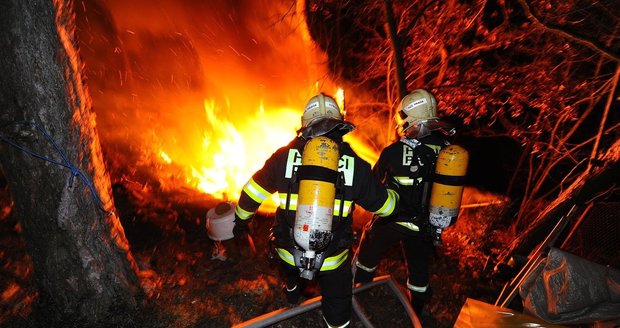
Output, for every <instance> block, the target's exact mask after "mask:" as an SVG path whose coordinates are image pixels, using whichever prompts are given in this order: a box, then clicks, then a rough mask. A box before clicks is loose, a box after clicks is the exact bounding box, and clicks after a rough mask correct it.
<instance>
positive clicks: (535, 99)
mask: <svg viewBox="0 0 620 328" xmlns="http://www.w3.org/2000/svg"><path fill="white" fill-rule="evenodd" d="M12 2H15V1H12ZM41 3H43V2H42V1H41ZM65 5H68V6H70V7H71V10H74V12H75V20H76V30H75V37H76V40H77V43H76V45H77V47H76V50H77V49H78V48H79V55H80V60H82V61H83V66H81V64H80V62H79V61H76V62H70V65H69V67H70V68H71V69H72V70H71V71H66V72H64V73H65V78H66V79H67V80H71V78H72V77H71V76H68V75H71V74H70V73H83V74H84V82H83V83H84V85H85V86H86V87H87V89H85V90H87V92H88V93H87V94H88V95H90V96H89V97H90V99H89V98H88V96H83V95H81V94H80V93H79V92H80V91H81V90H80V88H81V84H82V82H81V81H78V82H76V85H75V90H73V91H74V92H76V93H75V94H74V97H73V98H71V99H72V100H73V102H74V103H76V104H79V106H77V105H76V106H77V107H78V109H80V110H86V111H88V110H89V108H88V107H89V106H90V105H91V102H90V100H92V109H93V111H94V113H95V114H96V127H95V125H94V123H95V119H94V118H92V117H90V116H89V115H86V116H84V117H77V116H79V115H77V116H74V117H73V118H72V121H71V122H72V124H77V125H73V126H77V127H78V129H76V130H80V129H83V130H84V131H90V133H93V135H92V136H91V137H92V139H89V140H90V141H92V140H95V141H93V144H95V145H96V144H98V143H99V141H98V140H97V139H99V140H100V143H101V152H99V150H98V148H97V147H94V148H93V149H95V150H96V151H94V155H93V156H94V157H96V158H95V160H94V162H105V165H106V169H107V172H105V173H104V171H103V170H102V169H100V168H99V169H98V170H96V175H97V177H98V178H99V179H100V180H97V182H98V183H100V182H101V181H103V182H104V183H103V184H104V185H103V186H101V185H98V187H97V190H107V189H110V188H109V186H108V185H107V182H106V181H107V180H106V179H108V178H109V179H110V181H111V186H112V191H111V193H107V194H104V195H103V196H104V197H106V196H109V195H112V196H113V197H114V203H115V208H116V212H115V216H116V217H115V218H114V219H110V218H109V217H106V218H104V220H108V219H110V220H111V221H109V222H112V223H114V222H115V221H114V220H116V219H118V221H120V223H121V224H122V229H121V228H120V227H115V226H113V227H112V228H113V231H115V233H114V234H113V235H112V239H114V240H115V245H116V246H119V248H120V249H121V250H122V249H127V247H128V248H129V252H128V253H127V254H128V255H129V257H128V259H129V261H130V262H131V263H130V264H131V265H132V266H133V267H132V269H135V271H136V273H137V275H138V278H139V285H140V286H139V287H141V288H140V290H139V291H137V294H139V295H137V298H138V299H140V300H143V302H142V303H140V304H139V305H140V307H139V311H138V312H137V313H136V312H133V311H135V310H136V309H129V310H128V309H126V308H119V309H113V311H112V312H114V311H117V312H122V313H121V315H110V318H97V319H98V320H101V322H105V323H106V324H110V323H112V324H113V325H115V326H119V327H228V326H231V325H233V324H238V323H241V322H243V321H246V320H248V319H251V318H253V317H256V316H258V315H261V314H264V313H267V312H270V311H274V310H277V309H280V308H283V307H286V306H287V303H286V299H285V298H284V295H283V294H282V293H281V287H282V286H281V280H280V279H279V277H278V276H277V273H276V269H275V267H274V265H273V263H272V261H271V258H270V256H269V254H268V251H267V250H268V248H269V247H268V238H269V226H270V225H271V223H272V220H273V216H272V215H271V214H270V213H271V212H272V210H273V209H274V206H275V205H276V203H277V198H276V197H274V200H273V202H271V203H269V204H265V205H263V207H262V208H261V209H262V211H261V212H260V213H259V215H258V218H257V219H256V220H254V221H255V223H254V226H253V227H252V228H253V235H254V236H255V242H256V250H257V252H255V253H252V252H251V250H249V249H245V248H242V247H240V246H239V245H238V244H237V243H236V242H235V241H234V240H233V241H227V242H225V243H215V242H213V241H212V240H210V239H209V237H208V236H207V231H206V213H207V211H208V210H209V209H212V208H215V207H216V205H217V204H218V203H220V202H222V201H236V200H237V197H238V196H239V192H240V190H241V188H242V186H243V184H245V182H246V181H247V180H248V178H249V177H250V175H251V174H252V173H253V172H255V171H256V170H257V169H259V168H260V167H261V166H262V164H263V162H264V161H265V159H267V158H268V157H269V155H270V154H271V153H272V152H273V151H275V150H276V149H277V148H278V147H280V146H282V145H284V143H286V142H288V141H289V140H290V139H291V138H292V137H293V136H295V135H296V131H297V129H298V128H299V127H300V117H301V108H302V104H303V102H304V101H305V100H307V99H308V98H309V97H310V96H312V95H313V94H315V93H316V92H318V91H325V92H327V93H330V94H333V95H335V97H336V98H337V100H338V102H339V104H340V106H341V108H344V109H345V110H346V115H347V120H350V121H351V122H353V123H354V124H356V126H357V130H356V131H355V132H353V133H352V134H350V135H347V136H346V138H345V140H347V141H348V142H350V143H351V144H352V147H353V148H354V149H355V151H356V152H358V153H359V154H360V155H361V157H363V158H364V159H365V160H367V161H368V162H369V163H374V162H375V161H376V159H377V156H378V153H379V152H380V150H381V149H382V148H383V147H384V146H385V145H386V144H388V142H389V141H390V140H391V139H392V138H393V137H394V135H393V131H394V126H393V124H394V123H393V121H392V117H393V116H394V114H395V112H394V110H395V108H396V105H397V103H398V100H399V91H400V90H402V87H403V85H402V84H403V82H404V88H405V89H414V88H417V87H427V88H429V89H432V90H433V92H435V93H436V94H437V96H438V100H439V107H440V112H441V114H442V116H445V117H446V118H447V120H448V121H451V122H453V123H455V124H456V125H457V126H458V128H459V131H460V132H459V134H458V135H457V138H456V139H455V142H456V143H459V144H462V145H464V146H465V147H466V148H467V149H468V150H470V152H471V153H472V159H471V163H470V165H469V166H470V168H471V169H470V171H469V173H468V179H469V181H468V183H469V184H470V185H471V186H470V187H467V188H466V191H465V194H464V197H463V201H462V204H463V206H462V208H461V212H460V214H459V220H458V221H457V223H456V224H455V225H454V226H452V227H450V228H448V229H447V230H446V231H445V233H444V244H443V245H442V246H441V247H439V248H438V249H437V252H436V254H435V257H434V261H433V264H432V269H431V273H432V275H433V278H432V285H431V287H432V289H433V290H434V295H433V300H432V301H431V304H430V312H431V313H432V314H433V316H434V322H433V326H436V327H451V326H452V325H453V324H454V322H455V320H456V317H457V315H458V313H459V310H460V308H461V306H462V305H463V303H464V301H465V300H466V299H467V298H475V299H478V300H481V301H486V302H489V303H493V301H494V300H495V298H496V297H497V295H498V293H499V291H500V289H501V287H502V284H503V281H502V280H498V279H495V278H497V277H493V276H492V275H491V271H492V270H493V266H494V265H495V264H496V263H495V261H496V260H497V258H498V257H500V255H505V252H506V248H508V245H510V244H511V242H513V241H514V240H515V237H516V236H517V234H518V232H520V231H523V230H525V228H527V227H528V225H530V224H532V222H534V219H535V218H536V217H537V213H540V212H542V209H544V208H545V207H546V206H548V205H549V204H550V202H551V201H552V200H553V199H554V197H556V196H557V195H559V194H561V192H562V191H563V190H564V189H565V188H566V186H568V185H570V184H571V183H573V182H575V181H578V179H579V177H580V174H581V173H582V172H588V171H592V170H593V169H594V168H596V167H597V166H598V165H599V164H601V163H603V162H604V161H605V160H606V159H604V158H602V157H601V154H602V153H604V152H605V151H607V148H609V147H610V145H612V144H613V142H614V141H615V140H617V139H618V135H619V132H620V125H619V124H618V121H619V112H618V111H617V110H614V109H615V108H617V107H618V99H617V93H618V91H617V90H618V76H619V75H620V69H619V68H618V62H619V58H620V55H619V48H618V47H619V43H618V42H614V41H617V38H618V37H617V34H618V33H617V26H619V25H618V24H619V22H618V17H620V12H618V10H619V9H618V8H617V7H618V6H617V5H615V3H614V2H613V1H611V0H610V1H585V2H583V1H560V2H557V1H537V2H535V3H532V4H529V3H528V2H527V1H522V0H518V1H447V2H437V1H422V2H415V3H411V2H410V1H346V2H339V1H281V2H273V1H267V0H259V1H249V0H244V1H225V0H222V1H202V2H200V1H191V0H183V1H175V0H165V1H157V2H156V3H153V1H148V0H137V1H129V2H128V1H124V0H111V1H99V0H84V1H77V2H72V1H66V2H65V1H60V0H59V1H54V6H55V7H54V8H61V7H62V8H65V10H67V7H63V6H65ZM387 6H389V9H390V10H391V11H392V15H394V16H393V17H391V18H390V17H389V16H387V17H386V16H385V13H386V12H388V11H387V8H388V7H387ZM14 7H17V6H13V7H11V9H13V8H14ZM69 16H70V17H73V16H71V15H69ZM57 19H58V17H57ZM56 24H57V25H58V26H61V25H62V24H64V22H59V21H57V22H56ZM390 24H391V25H393V27H395V28H396V29H397V31H398V33H397V36H396V37H394V36H393V35H392V36H390V34H389V31H387V30H386V29H385V26H386V25H390ZM58 26H57V30H56V31H57V32H58V34H59V35H60V38H61V41H62V43H63V45H64V49H65V51H67V48H68V46H72V44H71V42H72V40H71V38H72V37H73V35H72V33H73V31H70V30H62V29H61V28H60V27H58ZM7 30H10V28H7ZM73 56H74V57H70V58H73V59H76V60H77V57H75V56H76V54H73ZM399 62H400V65H402V67H400V68H401V69H403V70H404V71H405V72H404V73H406V74H405V75H404V81H402V80H400V78H399V77H398V74H397V72H395V71H398V69H399ZM50 66H51V65H50ZM78 75H79V74H78ZM395 76H396V77H395ZM78 80H79V79H78ZM399 84H400V85H399ZM399 89H400V90H399ZM3 92H4V90H3ZM82 97H86V98H84V99H83V100H85V101H80V99H82ZM74 109H75V108H74ZM80 110H77V111H76V112H80ZM50 113H51V114H50V115H51V116H52V117H56V116H57V115H56V113H53V111H51V110H50ZM2 115H4V114H0V119H2V121H3V122H4V120H14V119H15V117H11V116H10V115H9V116H2ZM20 115H21V114H20ZM37 115H38V113H37ZM35 116H36V115H35ZM16 117H17V115H16ZM20 117H21V116H20ZM4 126H5V125H3V128H4ZM95 130H96V131H95ZM72 131H73V130H72ZM93 131H94V132H93ZM4 132H5V131H3V130H0V133H2V134H3V135H4V134H5V133H4ZM53 137H57V136H53ZM73 137H74V139H76V140H80V141H82V140H83V139H82V137H83V136H82V135H78V133H76V134H75V135H74V136H73ZM65 138H66V139H71V138H69V137H65V136H63V137H62V138H61V139H63V140H62V141H63V142H65V141H66V143H63V144H64V145H70V144H71V142H76V143H79V142H78V141H76V140H69V141H67V140H65ZM88 145H91V146H92V144H88ZM0 147H4V145H3V144H0ZM6 147H7V148H8V147H9V146H6ZM616 148H617V147H616ZM0 151H2V152H3V156H4V152H8V150H6V149H5V148H0ZM75 153H78V155H76V158H79V159H80V161H81V160H84V158H83V157H82V153H80V152H79V151H75ZM28 160H29V161H36V159H34V158H28ZM607 160H608V159H607ZM11 163H12V162H11ZM8 164H10V163H9V162H4V163H3V165H5V166H8ZM90 165H91V163H86V164H84V165H83V166H86V167H90ZM601 165H602V164H601ZM33 166H34V165H33ZM80 167H81V166H80ZM59 170H60V169H59ZM7 172H8V170H7ZM63 173H64V172H63ZM108 175H109V176H108ZM58 176H60V174H58ZM63 177H64V175H63ZM57 180H59V181H60V180H61V178H58V179H57ZM8 181H12V180H11V179H9V178H6V181H5V177H3V176H2V175H0V245H2V247H0V259H1V260H2V261H1V262H2V267H0V276H1V277H2V280H1V281H0V299H1V300H2V311H1V312H0V325H2V326H7V327H20V326H24V325H25V326H29V327H34V326H37V325H39V324H40V323H41V322H46V318H47V316H48V315H49V317H53V318H54V319H55V320H56V321H54V324H58V325H59V326H62V322H63V321H62V320H71V319H72V318H70V317H71V316H70V315H65V314H61V315H60V316H61V317H60V319H59V317H58V315H57V314H55V313H51V312H52V310H51V308H46V303H45V300H47V298H46V297H47V295H44V294H43V293H42V292H41V290H40V289H38V288H37V286H38V284H41V281H36V277H35V275H34V274H33V273H34V272H35V271H34V270H36V269H37V266H36V264H35V263H36V262H35V263H33V259H32V258H31V257H30V255H29V251H28V250H30V251H36V249H37V247H36V246H34V247H33V246H28V245H29V244H28V242H27V240H25V238H26V237H25V236H24V235H25V234H24V233H23V230H24V223H23V222H24V220H26V222H28V218H24V217H19V215H20V214H19V213H17V211H16V208H17V206H16V205H15V202H14V201H15V199H17V197H15V195H18V194H19V193H17V192H16V190H10V188H9V185H10V183H8ZM76 183H77V182H76ZM37 188H39V187H38V186H37ZM615 188H616V189H613V190H615V191H614V192H615V193H614V192H612V194H613V195H616V196H615V197H617V187H615ZM82 193H86V192H82ZM76 194H79V192H76ZM14 198H15V199H14ZM20 199H21V198H20ZM105 200H106V203H107V204H109V203H111V202H112V201H111V200H110V199H109V198H105ZM368 220H369V215H368V213H366V212H363V211H359V210H358V211H357V212H356V214H355V222H354V229H355V231H356V232H357V233H359V232H360V231H361V229H362V227H363V225H364V224H365V223H366V222H367V221H368ZM97 222H99V221H97ZM85 225H86V226H88V223H86V224H85ZM115 229H116V230H115ZM125 237H126V240H125ZM108 238H109V237H108V236H105V237H103V238H102V239H104V240H107V239H108ZM125 242H128V244H126V243H125ZM30 245H35V244H30ZM356 246H357V245H354V247H356ZM29 247H30V248H29ZM218 247H224V248H225V250H226V253H223V252H222V249H223V248H218ZM50 252H51V253H52V254H53V252H54V250H50ZM390 254H391V255H389V256H388V257H387V258H386V259H385V260H383V261H382V262H381V264H380V266H379V268H378V269H377V272H378V274H379V275H382V274H389V275H392V276H393V277H394V278H395V279H396V281H397V282H399V283H400V284H401V285H404V284H405V281H406V277H407V274H406V272H405V271H406V268H405V266H404V260H403V257H402V255H401V254H400V251H399V250H397V249H394V250H393V251H392V252H390ZM218 255H219V256H218ZM80 260H84V257H80ZM103 266H105V265H103ZM60 276H62V274H61V275H60ZM65 280H67V279H65ZM121 280H122V279H121ZM129 280H131V279H129ZM44 283H47V282H46V281H44ZM317 295H318V291H317V287H316V286H312V285H311V286H310V288H309V289H308V290H307V291H306V294H305V295H304V298H305V299H309V298H312V297H314V296H317ZM37 301H39V303H40V304H39V306H37ZM381 310H384V311H381ZM388 310H389V309H378V310H377V313H376V314H374V316H375V319H376V320H377V321H378V322H383V323H385V324H386V326H394V324H393V322H394V321H391V320H394V319H395V318H394V317H393V315H392V314H391V313H390V312H389V311H388ZM117 314H118V313H117ZM63 316H64V317H63ZM314 319H317V321H316V322H314V321H312V320H314ZM308 320H309V321H306V322H304V324H305V325H306V326H307V327H312V326H313V324H316V326H321V325H322V322H321V321H320V318H313V319H312V318H311V319H308ZM87 321H88V320H87ZM355 324H356V325H357V326H359V324H360V323H355ZM357 326H356V327H357Z"/></svg>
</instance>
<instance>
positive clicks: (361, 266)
mask: <svg viewBox="0 0 620 328" xmlns="http://www.w3.org/2000/svg"><path fill="white" fill-rule="evenodd" d="M355 266H356V267H358V268H360V269H362V270H364V271H366V272H375V270H376V269H377V267H374V268H369V267H367V266H365V265H363V264H362V263H360V261H355Z"/></svg>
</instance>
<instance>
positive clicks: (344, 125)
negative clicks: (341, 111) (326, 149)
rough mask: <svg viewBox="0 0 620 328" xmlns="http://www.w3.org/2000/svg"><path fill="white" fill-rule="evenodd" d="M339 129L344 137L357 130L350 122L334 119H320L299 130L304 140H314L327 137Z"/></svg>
mask: <svg viewBox="0 0 620 328" xmlns="http://www.w3.org/2000/svg"><path fill="white" fill-rule="evenodd" d="M335 129H338V130H340V131H341V133H342V135H345V134H347V133H349V132H351V131H353V130H354V129H355V126H354V125H353V124H351V123H349V122H346V121H343V120H337V119H334V118H325V119H320V120H317V121H315V122H313V123H312V124H310V125H309V126H307V127H305V128H301V129H299V131H298V132H299V133H301V136H302V137H304V138H314V137H318V136H322V135H326V134H328V133H330V132H331V131H333V130H335Z"/></svg>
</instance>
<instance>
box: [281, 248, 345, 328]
mask: <svg viewBox="0 0 620 328" xmlns="http://www.w3.org/2000/svg"><path fill="white" fill-rule="evenodd" d="M350 262H351V261H350V260H347V261H344V262H343V263H342V264H341V265H340V266H339V267H338V268H336V269H334V270H330V271H321V272H319V274H318V275H317V276H316V279H317V283H318V285H319V288H320V289H321V296H322V300H321V311H322V312H323V317H324V318H325V321H327V323H328V324H329V325H330V326H336V327H338V326H342V325H344V324H346V323H347V322H349V321H350V320H351V308H352V296H353V285H352V283H351V282H352V280H353V274H352V272H351V264H350ZM280 270H281V273H282V274H283V276H284V279H285V282H286V285H287V288H289V289H291V288H292V287H294V286H296V287H297V288H302V285H301V283H302V280H303V278H301V277H299V269H298V268H296V267H294V266H291V265H289V264H288V263H286V262H284V261H280Z"/></svg>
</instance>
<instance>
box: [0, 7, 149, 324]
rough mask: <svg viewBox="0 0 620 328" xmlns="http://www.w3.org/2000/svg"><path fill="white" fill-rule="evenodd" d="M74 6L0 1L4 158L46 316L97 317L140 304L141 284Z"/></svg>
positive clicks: (87, 320)
mask: <svg viewBox="0 0 620 328" xmlns="http://www.w3.org/2000/svg"><path fill="white" fill-rule="evenodd" d="M73 5H74V4H73V1H71V0H68V1H63V0H55V1H48V0H29V1H23V0H4V1H2V2H1V4H0V28H1V30H2V31H4V32H3V36H2V38H1V41H0V60H1V61H2V69H3V74H2V75H3V76H2V79H1V80H0V90H2V93H1V95H0V105H1V108H2V111H0V121H1V122H2V123H1V124H2V127H1V128H0V134H1V135H3V136H4V137H5V140H4V141H7V140H8V141H10V142H5V143H0V152H1V154H2V156H1V157H0V164H1V165H2V170H3V172H4V174H5V176H6V179H7V181H8V182H9V186H10V189H11V194H12V196H13V199H14V201H15V207H14V210H15V212H16V214H17V216H18V217H19V218H20V220H21V221H20V222H21V224H22V226H23V235H24V238H25V240H26V244H27V248H28V253H29V254H30V256H31V258H32V261H33V266H34V277H35V279H36V283H37V285H38V287H39V292H40V296H41V301H43V302H44V303H45V304H46V305H48V306H51V308H50V311H49V312H50V313H53V314H56V315H57V316H56V318H49V319H51V320H53V319H59V320H66V319H67V318H69V320H71V321H73V322H77V323H83V324H93V323H99V322H102V321H103V320H104V319H106V318H108V319H109V318H110V315H112V313H117V312H123V311H118V310H119V307H120V308H126V307H128V308H129V309H134V308H135V307H136V304H137V296H138V295H139V292H140V288H139V283H138V278H137V272H138V270H137V266H136V263H135V261H134V260H133V258H132V256H131V253H130V252H129V245H128V243H127V239H126V238H125V234H124V231H123V228H122V226H121V225H120V222H119V219H118V217H117V216H116V214H115V213H114V203H113V199H112V197H111V195H112V192H111V186H110V180H109V176H108V175H107V173H106V171H105V167H104V163H103V158H102V154H101V148H100V144H99V139H98V136H97V132H96V126H95V115H94V113H93V111H92V108H91V103H90V98H89V96H88V93H87V90H86V88H85V86H84V85H83V81H82V78H81V75H80V74H81V68H82V63H81V61H80V59H79V56H78V53H77V42H76V40H75V38H74V30H75V22H74V14H73ZM20 121H21V122H30V123H24V124H19V123H17V122H20ZM46 133H48V135H47V136H46ZM11 142H12V143H11ZM13 146H22V147H24V148H22V149H20V148H18V147H13ZM24 150H30V151H31V153H28V152H26V151H24ZM33 154H38V155H39V156H41V157H37V156H32V155H33ZM45 159H47V161H46V160H45ZM113 310H115V312H112V311H113Z"/></svg>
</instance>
